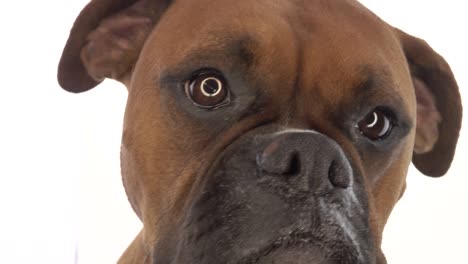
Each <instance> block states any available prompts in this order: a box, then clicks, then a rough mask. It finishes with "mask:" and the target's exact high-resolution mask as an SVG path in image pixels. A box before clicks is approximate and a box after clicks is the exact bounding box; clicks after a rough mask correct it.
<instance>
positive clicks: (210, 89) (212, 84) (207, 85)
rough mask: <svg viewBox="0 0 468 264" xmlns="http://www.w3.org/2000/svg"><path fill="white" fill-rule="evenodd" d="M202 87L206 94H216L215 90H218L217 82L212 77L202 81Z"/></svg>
mask: <svg viewBox="0 0 468 264" xmlns="http://www.w3.org/2000/svg"><path fill="white" fill-rule="evenodd" d="M202 89H203V90H204V91H205V93H207V94H216V92H218V90H219V86H218V82H217V81H216V80H213V79H209V80H206V81H204V82H203V87H202Z"/></svg>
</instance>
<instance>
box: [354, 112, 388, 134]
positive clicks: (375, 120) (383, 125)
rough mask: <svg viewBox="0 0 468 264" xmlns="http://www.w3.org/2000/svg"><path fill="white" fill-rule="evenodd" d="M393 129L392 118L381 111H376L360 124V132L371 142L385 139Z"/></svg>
mask: <svg viewBox="0 0 468 264" xmlns="http://www.w3.org/2000/svg"><path fill="white" fill-rule="evenodd" d="M392 128H393V125H392V122H391V120H390V118H389V117H388V116H387V114H386V113H385V112H384V111H382V110H380V109H374V110H373V111H372V112H370V113H369V114H367V115H366V116H365V117H364V118H363V119H362V120H361V121H359V123H358V129H359V131H360V132H361V133H362V134H363V135H364V136H366V137H368V138H369V139H371V140H381V139H384V138H385V137H387V136H388V135H389V134H390V132H391V130H392Z"/></svg>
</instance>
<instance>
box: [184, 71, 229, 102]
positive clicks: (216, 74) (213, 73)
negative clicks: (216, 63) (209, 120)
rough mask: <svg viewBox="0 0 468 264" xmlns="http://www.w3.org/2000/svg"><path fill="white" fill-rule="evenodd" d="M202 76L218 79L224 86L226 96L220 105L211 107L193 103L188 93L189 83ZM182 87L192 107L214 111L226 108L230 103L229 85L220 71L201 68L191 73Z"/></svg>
mask: <svg viewBox="0 0 468 264" xmlns="http://www.w3.org/2000/svg"><path fill="white" fill-rule="evenodd" d="M203 75H207V76H210V77H211V78H218V79H220V81H221V83H223V84H224V85H225V89H226V92H227V94H226V98H225V99H224V100H223V101H222V102H221V103H219V104H216V105H213V106H206V105H201V104H198V103H197V102H195V101H194V100H193V99H192V98H191V96H190V92H189V89H190V83H192V82H193V81H194V80H195V79H196V78H199V77H200V76H203ZM183 87H184V93H185V95H186V96H187V97H188V98H189V99H190V101H191V102H192V104H193V105H195V106H197V107H199V108H202V109H206V110H215V109H218V108H221V107H223V106H226V105H228V104H230V103H231V90H230V89H229V83H228V81H227V78H226V77H224V75H223V74H222V73H221V71H219V70H217V69H213V68H202V69H199V70H197V71H195V72H193V73H192V74H191V75H190V78H187V79H186V80H185V81H184V83H183Z"/></svg>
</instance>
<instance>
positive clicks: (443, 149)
mask: <svg viewBox="0 0 468 264" xmlns="http://www.w3.org/2000/svg"><path fill="white" fill-rule="evenodd" d="M396 32H397V35H398V37H399V39H400V42H401V45H402V48H403V51H404V53H405V55H406V59H407V61H408V65H409V69H410V71H411V75H412V78H413V86H414V89H415V94H416V100H417V125H416V138H415V144H414V153H413V164H414V165H415V166H416V168H417V169H418V170H419V171H421V172H422V173H424V174H425V175H428V176H432V177H439V176H442V175H444V174H445V173H446V172H447V170H448V169H449V167H450V164H451V162H452V159H453V155H454V153H455V148H456V145H457V140H458V135H459V131H460V127H461V120H462V104H461V99H460V94H459V92H458V86H457V83H456V81H455V78H454V77H453V74H452V71H451V70H450V67H449V65H448V64H447V62H446V61H445V60H444V59H443V58H442V57H441V56H440V55H439V54H437V53H436V52H435V51H434V50H432V48H431V47H430V46H429V45H428V44H427V43H426V42H425V41H424V40H421V39H418V38H416V37H413V36H410V35H408V34H406V33H404V32H402V31H400V30H398V29H396Z"/></svg>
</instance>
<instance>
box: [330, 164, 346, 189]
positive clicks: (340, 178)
mask: <svg viewBox="0 0 468 264" xmlns="http://www.w3.org/2000/svg"><path fill="white" fill-rule="evenodd" d="M328 179H329V180H330V183H331V184H332V185H333V186H334V187H336V188H342V189H346V188H348V187H349V181H350V179H349V175H348V173H347V172H346V169H345V168H344V167H343V164H342V163H340V162H337V161H336V160H334V161H332V163H331V164H330V168H329V169H328Z"/></svg>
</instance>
